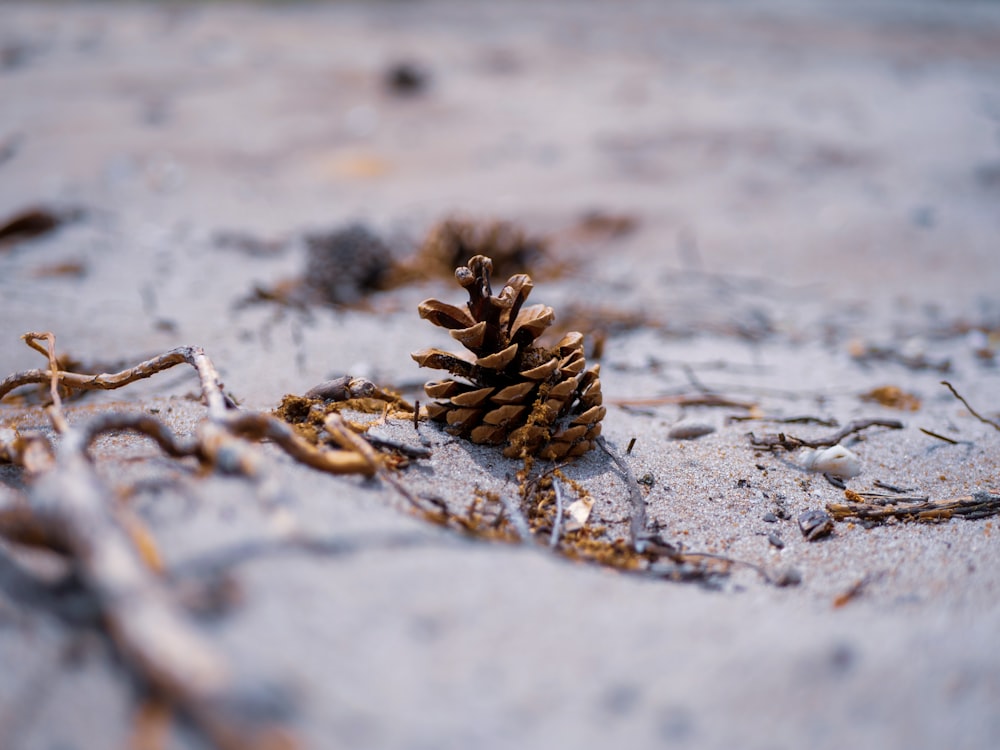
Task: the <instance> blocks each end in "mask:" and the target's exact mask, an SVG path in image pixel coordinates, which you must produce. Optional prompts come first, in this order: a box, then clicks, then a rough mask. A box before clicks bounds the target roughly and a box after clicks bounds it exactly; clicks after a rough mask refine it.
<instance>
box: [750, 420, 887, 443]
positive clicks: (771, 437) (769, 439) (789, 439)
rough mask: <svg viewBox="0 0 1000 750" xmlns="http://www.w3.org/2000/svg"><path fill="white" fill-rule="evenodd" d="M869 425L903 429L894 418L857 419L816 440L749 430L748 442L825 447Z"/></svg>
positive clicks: (781, 433)
mask: <svg viewBox="0 0 1000 750" xmlns="http://www.w3.org/2000/svg"><path fill="white" fill-rule="evenodd" d="M869 427H888V428H889V429H892V430H901V429H903V423H902V422H900V421H898V420H895V419H859V420H855V421H854V422H851V423H850V424H849V425H847V426H846V427H844V428H843V429H841V430H839V431H837V432H836V433H834V434H833V435H830V436H829V437H825V438H819V439H817V440H806V439H804V438H798V437H795V436H794V435H786V434H785V433H783V432H779V433H776V434H775V433H771V434H766V435H762V436H761V437H757V436H756V435H754V434H753V433H752V432H751V433H750V444H751V445H753V446H754V447H755V448H766V449H767V450H775V449H777V448H784V449H785V450H787V451H794V450H798V449H799V448H826V447H829V446H831V445H836V444H837V443H839V442H840V441H841V440H843V439H844V438H846V437H847V436H849V435H853V434H855V433H858V432H861V431H862V430H866V429H868V428H869Z"/></svg>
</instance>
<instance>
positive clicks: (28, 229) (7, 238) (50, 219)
mask: <svg viewBox="0 0 1000 750" xmlns="http://www.w3.org/2000/svg"><path fill="white" fill-rule="evenodd" d="M83 215H84V211H83V210H82V209H79V208H63V209H57V208H49V207H46V206H33V207H31V208H26V209H24V210H22V211H19V212H17V213H16V214H14V215H13V216H9V217H7V218H6V219H5V220H3V221H2V222H0V250H6V249H8V248H10V247H12V246H14V245H16V244H18V243H20V242H24V241H25V240H31V239H35V238H36V237H41V236H43V235H46V234H48V233H50V232H54V231H55V230H56V229H58V228H59V227H61V226H62V225H63V224H66V223H69V222H72V221H77V220H79V219H81V218H82V217H83Z"/></svg>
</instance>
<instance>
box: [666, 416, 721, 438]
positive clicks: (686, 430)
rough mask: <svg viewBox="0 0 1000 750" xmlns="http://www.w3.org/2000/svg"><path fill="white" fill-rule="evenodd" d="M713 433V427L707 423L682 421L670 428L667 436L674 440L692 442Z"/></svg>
mask: <svg viewBox="0 0 1000 750" xmlns="http://www.w3.org/2000/svg"><path fill="white" fill-rule="evenodd" d="M713 432H715V427H714V426H713V425H710V424H708V423H707V422H698V421H695V420H693V419H692V420H688V419H682V420H681V421H680V422H678V423H677V424H675V425H674V426H673V427H671V428H670V432H668V433H667V435H668V436H669V437H671V438H673V439H674V440H694V439H695V438H700V437H702V436H703V435H709V434H711V433H713Z"/></svg>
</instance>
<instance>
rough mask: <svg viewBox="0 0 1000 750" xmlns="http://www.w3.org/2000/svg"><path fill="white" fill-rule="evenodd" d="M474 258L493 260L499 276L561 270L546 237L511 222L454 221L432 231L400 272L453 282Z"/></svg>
mask: <svg viewBox="0 0 1000 750" xmlns="http://www.w3.org/2000/svg"><path fill="white" fill-rule="evenodd" d="M474 255H484V256H487V257H489V258H490V259H491V260H492V261H493V268H494V271H495V272H496V273H497V274H498V275H499V276H511V275H513V274H515V273H519V272H524V273H529V274H534V275H535V276H543V275H546V274H548V275H549V276H552V275H554V274H555V273H556V272H557V271H558V270H559V269H558V268H557V267H556V264H555V263H553V262H552V261H551V260H550V258H549V240H548V239H546V238H544V237H536V236H532V235H530V234H528V233H527V232H525V231H524V230H523V229H521V228H520V227H519V226H517V225H516V224H514V223H512V222H508V221H496V220H492V221H473V220H471V219H460V218H452V219H445V220H444V221H441V222H439V223H438V224H435V225H434V226H433V227H432V228H431V230H430V232H429V233H428V234H427V237H426V239H425V240H424V241H423V243H422V245H421V246H420V249H419V250H418V251H417V253H416V255H415V256H414V257H413V258H411V259H410V260H408V261H407V262H406V263H404V264H402V266H401V267H400V269H399V273H400V274H401V275H402V276H403V277H408V278H410V279H426V278H445V279H450V278H451V276H452V273H453V272H454V270H455V268H456V267H458V266H461V265H462V264H464V263H465V261H466V260H468V259H469V258H471V257H473V256H474Z"/></svg>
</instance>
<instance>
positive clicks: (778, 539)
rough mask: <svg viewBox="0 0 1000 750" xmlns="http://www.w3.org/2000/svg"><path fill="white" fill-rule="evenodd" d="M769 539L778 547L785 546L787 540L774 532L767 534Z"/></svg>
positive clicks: (772, 544) (782, 547) (773, 545)
mask: <svg viewBox="0 0 1000 750" xmlns="http://www.w3.org/2000/svg"><path fill="white" fill-rule="evenodd" d="M767 541H769V542H770V543H771V546H772V547H775V548H776V549H784V548H785V542H784V541H783V540H782V539H781V537H780V536H778V535H777V534H775V533H774V532H772V533H770V534H768V535H767Z"/></svg>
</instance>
